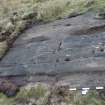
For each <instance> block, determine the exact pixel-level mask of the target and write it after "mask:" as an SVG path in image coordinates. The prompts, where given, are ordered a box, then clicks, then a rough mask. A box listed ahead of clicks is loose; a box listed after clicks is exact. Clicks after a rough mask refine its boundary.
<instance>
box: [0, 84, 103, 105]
mask: <svg viewBox="0 0 105 105" xmlns="http://www.w3.org/2000/svg"><path fill="white" fill-rule="evenodd" d="M51 91H52V90H51V88H50V86H48V85H46V84H37V85H27V86H25V87H22V88H21V90H20V92H19V93H18V94H17V96H15V97H13V98H8V97H6V96H4V95H3V94H0V105H105V101H104V100H103V99H101V98H100V96H99V93H98V92H97V91H95V90H94V91H89V92H88V93H87V94H86V95H82V94H81V91H74V92H73V91H69V89H64V90H62V91H60V88H59V89H54V91H53V92H51Z"/></svg>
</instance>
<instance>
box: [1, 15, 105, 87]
mask: <svg viewBox="0 0 105 105" xmlns="http://www.w3.org/2000/svg"><path fill="white" fill-rule="evenodd" d="M68 24H70V25H68ZM104 31H105V20H97V19H95V18H94V14H92V13H86V14H84V15H81V16H77V17H74V18H71V19H70V18H69V19H62V20H57V21H55V22H53V23H48V24H44V25H38V26H35V27H33V28H31V29H29V30H27V31H26V32H25V33H24V34H23V35H21V37H20V38H18V39H17V41H16V42H15V43H14V45H13V48H11V49H10V51H9V53H8V54H7V55H6V56H5V58H4V59H3V60H2V61H1V62H0V76H31V75H34V76H35V77H36V79H37V76H39V78H40V77H44V76H46V77H47V76H48V77H51V78H52V77H53V78H57V79H58V80H62V79H60V78H63V77H64V78H65V77H67V78H68V82H70V85H73V86H74V85H75V86H77V85H78V84H79V85H80V86H86V83H87V82H89V81H90V84H89V86H91V85H94V86H97V85H103V83H104V81H105V79H104V77H105V32H104ZM88 73H90V74H88ZM73 74H74V75H75V76H74V77H73V76H72V75H73ZM76 75H77V76H76ZM75 77H77V79H76V80H75ZM86 77H87V78H86ZM90 77H91V79H90ZM67 78H66V79H67ZM85 78H86V79H85ZM34 79H35V78H34ZM47 79H48V78H46V80H47ZM84 79H85V81H82V80H84ZM42 80H43V79H42ZM63 80H64V79H63ZM77 81H78V82H77ZM97 81H99V82H97ZM87 85H88V84H87Z"/></svg>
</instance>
